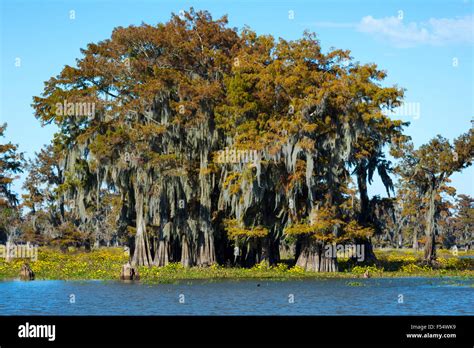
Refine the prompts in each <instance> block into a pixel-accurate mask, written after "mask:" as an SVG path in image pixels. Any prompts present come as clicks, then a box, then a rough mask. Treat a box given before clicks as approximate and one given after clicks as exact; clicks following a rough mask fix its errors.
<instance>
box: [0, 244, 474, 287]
mask: <svg viewBox="0 0 474 348" xmlns="http://www.w3.org/2000/svg"><path fill="white" fill-rule="evenodd" d="M377 254H378V256H379V257H380V258H382V259H384V260H385V261H384V262H383V266H381V265H373V266H354V267H352V268H351V267H349V266H348V265H347V266H344V267H345V269H344V271H343V272H338V273H334V272H326V273H318V272H309V271H306V270H305V269H304V268H302V267H300V266H298V265H294V266H290V265H292V263H291V262H281V263H278V264H277V265H276V266H269V265H268V264H267V263H266V262H260V263H257V264H256V265H255V266H253V267H251V268H241V267H224V266H222V265H218V264H213V265H211V266H210V267H185V266H184V265H183V264H182V263H180V262H171V263H168V264H167V265H166V266H163V267H145V266H143V267H139V274H140V281H142V282H160V283H173V282H178V281H181V280H193V279H208V280H212V279H236V280H238V279H249V278H253V279H272V280H286V279H307V278H359V277H361V276H362V275H363V274H364V273H365V272H366V271H369V274H370V276H371V277H404V276H426V277H445V276H459V277H461V279H472V278H474V270H473V263H474V260H473V259H468V258H466V259H458V258H452V259H444V258H440V262H439V264H438V265H437V267H436V268H434V267H433V268H432V267H428V266H426V265H423V264H422V262H421V259H420V258H416V257H414V256H408V257H405V256H396V255H393V254H389V255H385V254H384V253H383V252H380V251H377ZM128 260H129V256H128V254H126V253H124V251H123V249H121V248H101V249H96V250H92V251H84V250H77V249H71V251H67V252H61V251H59V250H58V249H52V248H46V247H43V248H39V251H38V260H37V261H30V262H29V265H30V267H31V269H32V270H33V272H34V273H35V277H36V279H39V280H41V279H64V280H91V279H102V280H116V279H118V278H119V275H120V270H121V267H122V265H123V264H125V263H126V262H127V261H128ZM388 260H391V261H388ZM25 261H26V260H23V259H13V260H12V261H10V262H6V261H5V260H4V259H0V279H11V278H17V277H18V275H19V271H20V268H21V266H22V265H23V264H24V262H25ZM341 263H344V261H341ZM391 263H393V264H395V265H396V267H393V266H390V265H391ZM400 264H401V266H400V267H399V266H398V265H400ZM348 284H349V283H348ZM350 286H355V285H350Z"/></svg>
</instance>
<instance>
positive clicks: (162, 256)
mask: <svg viewBox="0 0 474 348" xmlns="http://www.w3.org/2000/svg"><path fill="white" fill-rule="evenodd" d="M168 263H169V242H168V241H167V240H166V239H160V240H159V241H158V246H157V248H156V253H155V259H154V260H153V264H154V265H155V266H158V267H163V266H166V265H167V264H168Z"/></svg>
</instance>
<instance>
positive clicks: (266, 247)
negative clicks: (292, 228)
mask: <svg viewBox="0 0 474 348" xmlns="http://www.w3.org/2000/svg"><path fill="white" fill-rule="evenodd" d="M261 259H262V261H265V262H266V263H267V264H268V265H269V266H274V265H276V264H277V263H278V262H280V243H279V240H274V238H273V236H268V237H266V238H265V239H264V240H263V243H262V256H261Z"/></svg>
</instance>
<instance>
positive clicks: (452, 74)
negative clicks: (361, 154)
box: [0, 0, 474, 196]
mask: <svg viewBox="0 0 474 348" xmlns="http://www.w3.org/2000/svg"><path fill="white" fill-rule="evenodd" d="M190 7H194V8H195V9H205V10H208V11H210V12H211V13H212V15H213V16H214V18H217V17H220V16H222V15H224V14H228V16H229V22H230V26H232V27H237V28H242V27H243V26H244V25H248V26H250V27H251V28H252V29H253V30H255V31H257V33H259V34H271V35H273V36H274V37H277V38H278V37H283V38H285V39H297V38H299V37H301V35H302V33H303V32H304V30H306V29H307V30H310V31H314V32H316V33H317V34H318V36H319V39H320V40H321V45H322V47H323V49H325V50H327V49H329V48H330V47H337V48H343V49H349V50H351V51H352V56H353V57H354V58H355V60H357V61H360V62H362V63H368V62H375V63H377V64H378V65H379V67H380V68H382V69H384V70H387V72H388V78H387V80H386V84H387V85H391V84H397V85H398V86H400V87H403V88H406V90H407V91H406V97H405V101H406V102H407V103H411V105H415V106H417V107H419V110H420V114H419V115H417V114H407V113H403V112H402V113H401V114H400V117H399V118H401V119H402V120H406V121H410V122H411V125H410V126H409V127H408V129H407V134H409V135H411V136H412V137H413V141H414V143H415V145H416V146H419V145H421V144H423V143H425V142H427V141H428V140H429V139H430V138H432V137H433V136H435V135H436V134H441V135H443V136H444V137H446V138H448V139H453V138H454V137H456V136H458V135H459V134H461V133H463V132H466V131H467V130H468V129H469V127H470V126H471V119H473V118H474V104H473V96H474V93H473V92H474V91H473V88H474V87H473V80H474V79H473V77H474V62H473V56H474V37H473V36H474V34H473V30H474V28H473V13H474V8H473V2H472V0H444V1H440V0H431V1H423V0H385V1H376V0H373V1H366V0H359V1H349V0H319V1H314V0H313V1H302V0H300V1H287V0H285V1H278V0H272V1H249V0H240V1H233V0H213V1H158V0H154V1H152V0H149V1H144V0H142V1H123V0H122V1H120V0H119V1H117V0H115V1H106V0H103V1H89V0H82V1H71V0H68V1H52V0H43V1H11V0H3V1H2V2H1V5H0V11H1V12H0V13H1V14H0V32H1V34H0V85H1V89H0V122H2V123H3V122H7V123H8V129H7V132H6V139H7V140H8V141H12V142H13V143H16V144H19V146H20V150H21V151H23V152H25V154H26V156H27V157H31V156H34V153H35V152H38V151H39V150H40V148H41V147H42V146H43V145H44V144H47V143H49V142H50V140H51V138H52V134H53V133H54V131H55V130H54V128H53V127H52V126H50V127H45V128H42V127H41V126H40V124H39V122H38V121H37V120H36V119H35V118H34V116H33V109H32V108H31V102H32V97H33V96H34V95H40V93H41V92H42V89H43V82H44V81H46V80H48V79H49V78H50V77H51V76H55V75H56V74H58V73H59V72H60V70H61V69H62V67H63V66H64V65H65V64H69V65H73V64H74V63H75V59H76V58H78V57H80V51H79V49H80V48H82V47H85V46H86V45H87V43H89V42H97V41H100V40H103V39H106V38H108V37H110V34H111V32H112V29H113V28H114V27H116V26H128V25H131V24H135V25H139V24H140V23H142V22H145V23H148V24H156V23H158V22H163V21H167V20H168V19H169V17H170V14H171V12H175V13H179V11H180V10H183V9H189V8H190ZM71 11H74V12H73V13H72V12H71ZM72 15H73V16H72ZM71 17H74V18H71ZM18 58H19V59H20V61H18ZM18 63H20V66H16V65H18ZM452 179H453V186H455V187H456V188H457V190H458V193H467V194H470V195H473V196H474V169H473V168H472V167H470V168H468V169H467V170H464V171H463V172H462V173H460V174H455V175H453V176H452ZM21 181H22V179H21V180H19V181H17V182H16V183H15V186H14V189H15V190H16V191H17V192H20V188H21ZM370 191H371V193H372V194H383V193H384V190H383V188H382V185H381V183H380V181H379V180H376V181H375V182H374V184H373V185H372V187H371V189H370Z"/></svg>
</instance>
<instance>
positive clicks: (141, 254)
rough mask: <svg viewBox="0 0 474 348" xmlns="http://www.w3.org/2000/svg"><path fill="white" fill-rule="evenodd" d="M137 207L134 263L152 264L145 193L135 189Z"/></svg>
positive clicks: (137, 264)
mask: <svg viewBox="0 0 474 348" xmlns="http://www.w3.org/2000/svg"><path fill="white" fill-rule="evenodd" d="M135 209H136V213H137V226H136V227H137V230H136V235H135V250H134V252H133V258H132V265H134V266H150V265H151V263H152V257H151V252H150V243H149V241H148V236H147V233H146V225H145V218H144V212H143V194H141V192H139V189H138V188H136V189H135Z"/></svg>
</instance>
